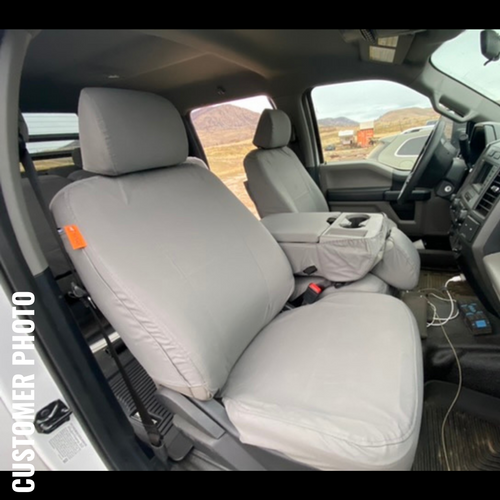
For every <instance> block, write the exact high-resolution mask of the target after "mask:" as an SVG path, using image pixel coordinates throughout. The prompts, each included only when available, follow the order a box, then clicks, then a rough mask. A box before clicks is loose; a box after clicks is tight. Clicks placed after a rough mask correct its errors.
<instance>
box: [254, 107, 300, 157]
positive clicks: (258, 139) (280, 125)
mask: <svg viewBox="0 0 500 500" xmlns="http://www.w3.org/2000/svg"><path fill="white" fill-rule="evenodd" d="M291 135H292V124H291V123H290V118H288V116H287V114H286V113H284V112H283V111H281V110H279V109H265V110H264V111H263V112H262V114H261V115H260V119H259V123H258V124H257V129H256V130H255V135H254V138H253V143H254V145H255V146H257V147H258V148H263V149H274V148H282V147H285V146H287V145H288V143H289V142H290V137H291Z"/></svg>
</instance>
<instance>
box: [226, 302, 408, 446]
mask: <svg viewBox="0 0 500 500" xmlns="http://www.w3.org/2000/svg"><path fill="white" fill-rule="evenodd" d="M377 296H378V295H377ZM332 297H335V298H337V299H338V298H339V296H338V295H332ZM387 298H389V297H387ZM395 300H396V299H395ZM332 302H333V301H332ZM320 305H322V306H326V304H321V302H317V303H316V304H314V305H313V307H319V306H320ZM310 307H311V306H310ZM405 314H406V316H407V317H408V319H409V320H410V321H409V323H410V325H411V330H412V347H413V350H414V351H415V345H416V344H415V338H416V333H417V332H416V330H415V328H414V323H413V318H412V316H410V312H409V310H408V308H407V307H406V306H405ZM412 368H413V370H412V371H413V383H414V386H415V387H418V381H417V365H416V361H415V362H414V364H413V367H412ZM226 399H227V400H229V401H231V402H232V403H233V404H235V405H236V406H239V407H240V408H246V412H247V413H249V414H254V415H257V416H259V417H261V418H264V419H269V420H273V421H276V422H281V423H284V424H287V425H292V426H296V427H300V428H303V429H308V430H311V431H314V432H317V433H318V434H322V435H325V436H329V437H331V438H334V439H338V440H341V441H344V442H348V443H352V444H355V445H357V446H364V447H374V448H375V447H381V446H387V445H396V444H401V443H404V442H405V441H407V440H408V438H409V437H410V436H411V435H412V434H413V432H414V431H415V427H416V423H417V420H418V415H417V411H416V410H417V407H416V406H418V405H415V404H414V406H413V408H412V415H413V418H412V420H411V423H410V427H409V428H408V430H407V431H406V432H404V433H403V434H402V435H401V437H399V438H398V439H393V440H386V441H380V442H378V441H370V440H358V441H356V440H354V439H349V438H347V437H344V436H340V435H337V434H335V433H329V432H325V431H323V430H320V429H318V428H316V427H314V426H309V425H303V424H298V423H297V422H296V421H291V420H288V419H286V418H281V419H280V418H278V417H274V416H271V415H269V414H267V413H264V412H259V411H258V410H255V409H254V408H250V407H249V406H248V404H249V403H247V404H246V405H245V403H242V402H239V401H237V400H235V399H232V398H230V397H229V398H226ZM259 404H261V405H265V403H262V402H259Z"/></svg>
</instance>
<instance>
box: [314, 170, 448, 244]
mask: <svg viewBox="0 0 500 500" xmlns="http://www.w3.org/2000/svg"><path fill="white" fill-rule="evenodd" d="M318 170H319V179H320V183H321V188H322V190H323V193H324V194H325V197H326V199H327V201H328V204H329V206H330V210H332V211H344V212H347V211H350V212H383V213H385V214H387V216H388V217H389V218H390V219H391V220H393V221H394V222H395V223H396V224H397V225H398V227H399V228H400V229H401V230H402V231H403V232H404V233H406V234H407V235H408V236H410V237H411V238H412V239H418V238H422V237H424V236H440V237H446V236H447V234H448V231H449V228H450V224H451V221H450V215H449V202H448V201H447V200H443V199H442V198H438V197H437V196H435V195H434V192H433V191H432V190H430V189H420V188H419V189H416V190H415V191H414V192H413V195H412V198H411V200H410V201H409V202H408V203H407V204H405V205H403V206H401V205H398V204H397V197H398V194H399V189H400V188H401V186H402V185H403V182H404V179H405V178H406V175H405V172H402V171H400V170H394V169H393V168H390V167H387V166H385V165H382V164H380V163H378V162H376V161H373V160H359V161H343V162H335V163H328V164H323V165H320V167H319V169H318Z"/></svg>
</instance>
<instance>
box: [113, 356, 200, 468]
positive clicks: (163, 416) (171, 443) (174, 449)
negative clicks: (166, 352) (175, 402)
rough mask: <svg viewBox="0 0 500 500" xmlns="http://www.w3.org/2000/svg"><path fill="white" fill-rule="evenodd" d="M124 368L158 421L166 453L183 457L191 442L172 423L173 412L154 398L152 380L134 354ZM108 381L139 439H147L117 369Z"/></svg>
mask: <svg viewBox="0 0 500 500" xmlns="http://www.w3.org/2000/svg"><path fill="white" fill-rule="evenodd" d="M125 369H126V371H127V374H128V376H129V377H130V380H131V381H132V385H133V386H134V388H135V389H136V391H137V392H138V394H139V396H140V397H141V399H142V401H143V402H144V404H145V406H146V408H147V410H148V412H149V414H150V415H151V417H152V418H153V420H154V421H155V423H156V424H157V426H158V429H159V431H160V432H161V435H162V436H163V438H164V441H165V444H166V446H167V449H168V453H169V457H170V458H172V459H173V460H176V461H177V460H182V459H183V458H184V457H185V456H186V455H187V454H188V452H189V451H190V450H191V448H192V443H191V442H190V441H189V440H188V439H186V438H185V437H184V436H183V435H182V434H180V433H179V431H178V430H177V429H176V428H175V427H174V425H173V422H172V420H173V415H172V413H170V412H169V411H168V410H167V409H166V408H165V407H164V406H163V405H162V404H161V403H160V402H159V401H158V399H157V398H156V395H155V392H156V386H155V383H154V382H153V380H152V379H151V377H150V376H149V375H148V374H147V373H146V371H145V370H144V368H143V367H142V366H141V365H140V364H139V362H138V361H137V360H136V359H135V358H133V357H132V358H131V360H130V361H129V362H128V363H127V364H126V365H125ZM109 385H110V386H111V389H112V390H113V392H114V394H115V396H116V398H117V399H118V401H119V402H120V404H121V405H122V408H123V409H124V411H125V413H126V415H127V416H128V417H129V420H130V422H131V424H132V425H133V427H134V428H135V430H136V432H137V434H138V435H139V436H142V439H143V440H144V441H145V442H147V438H146V436H145V432H144V428H143V427H142V424H141V421H140V419H139V416H138V414H137V409H136V406H135V404H134V401H133V400H132V396H131V395H130V393H129V391H128V389H127V386H126V385H125V382H124V380H123V378H122V376H121V374H120V373H119V372H118V373H116V374H115V375H114V376H113V377H112V378H111V379H110V380H109Z"/></svg>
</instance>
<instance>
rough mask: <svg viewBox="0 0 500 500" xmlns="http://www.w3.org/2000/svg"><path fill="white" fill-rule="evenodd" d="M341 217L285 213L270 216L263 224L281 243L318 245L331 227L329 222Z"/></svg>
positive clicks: (333, 214) (335, 213)
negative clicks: (321, 236)
mask: <svg viewBox="0 0 500 500" xmlns="http://www.w3.org/2000/svg"><path fill="white" fill-rule="evenodd" d="M339 216H340V212H332V213H329V212H323V213H310V212H309V213H306V212H302V213H283V214H273V215H268V216H267V217H264V218H263V219H262V221H261V222H262V224H264V226H266V228H267V230H268V231H269V232H270V233H271V234H272V235H273V236H274V237H275V239H276V241H278V242H279V243H296V242H298V241H300V242H302V243H317V242H318V241H319V237H320V235H322V234H323V233H324V232H325V231H326V230H327V229H328V228H329V227H330V226H331V223H329V222H328V220H329V219H331V218H333V217H335V218H336V217H339Z"/></svg>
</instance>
